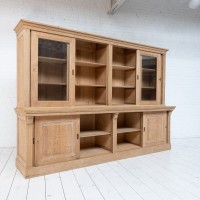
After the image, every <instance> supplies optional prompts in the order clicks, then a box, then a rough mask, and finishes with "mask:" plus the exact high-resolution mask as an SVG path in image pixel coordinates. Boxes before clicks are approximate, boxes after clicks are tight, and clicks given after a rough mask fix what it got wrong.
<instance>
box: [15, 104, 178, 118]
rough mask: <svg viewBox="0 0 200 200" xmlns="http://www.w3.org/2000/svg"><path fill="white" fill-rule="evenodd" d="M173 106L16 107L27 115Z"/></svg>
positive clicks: (134, 110) (120, 110) (149, 109)
mask: <svg viewBox="0 0 200 200" xmlns="http://www.w3.org/2000/svg"><path fill="white" fill-rule="evenodd" d="M174 109H175V106H165V105H155V106H152V105H132V106H126V105H119V106H118V105H117V106H69V107H66V108H61V107H27V108H24V109H21V108H16V109H15V111H16V112H17V113H21V112H22V113H26V114H27V115H34V116H36V115H38V116H39V115H46V114H48V115H49V114H53V115H55V114H56V113H58V114H59V115H68V114H70V115H71V114H77V115H79V114H93V113H94V114H95V113H121V112H122V113H123V112H156V111H157V112H161V111H173V110H174Z"/></svg>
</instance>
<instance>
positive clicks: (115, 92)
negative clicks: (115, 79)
mask: <svg viewBox="0 0 200 200" xmlns="http://www.w3.org/2000/svg"><path fill="white" fill-rule="evenodd" d="M112 104H124V88H112Z"/></svg>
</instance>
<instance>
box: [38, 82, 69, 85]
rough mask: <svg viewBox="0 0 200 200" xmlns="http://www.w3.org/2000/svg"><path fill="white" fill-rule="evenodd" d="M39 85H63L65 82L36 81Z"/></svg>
mask: <svg viewBox="0 0 200 200" xmlns="http://www.w3.org/2000/svg"><path fill="white" fill-rule="evenodd" d="M38 84H39V85H64V86H66V85H67V84H66V83H56V82H53V83H38Z"/></svg>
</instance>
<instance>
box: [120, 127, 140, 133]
mask: <svg viewBox="0 0 200 200" xmlns="http://www.w3.org/2000/svg"><path fill="white" fill-rule="evenodd" d="M137 131H141V129H139V128H129V127H121V128H117V133H129V132H137Z"/></svg>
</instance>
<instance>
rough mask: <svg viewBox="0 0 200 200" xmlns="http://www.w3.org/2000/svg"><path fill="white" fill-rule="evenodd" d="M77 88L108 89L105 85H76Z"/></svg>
mask: <svg viewBox="0 0 200 200" xmlns="http://www.w3.org/2000/svg"><path fill="white" fill-rule="evenodd" d="M76 86H77V87H106V86H105V85H87V84H76Z"/></svg>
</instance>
